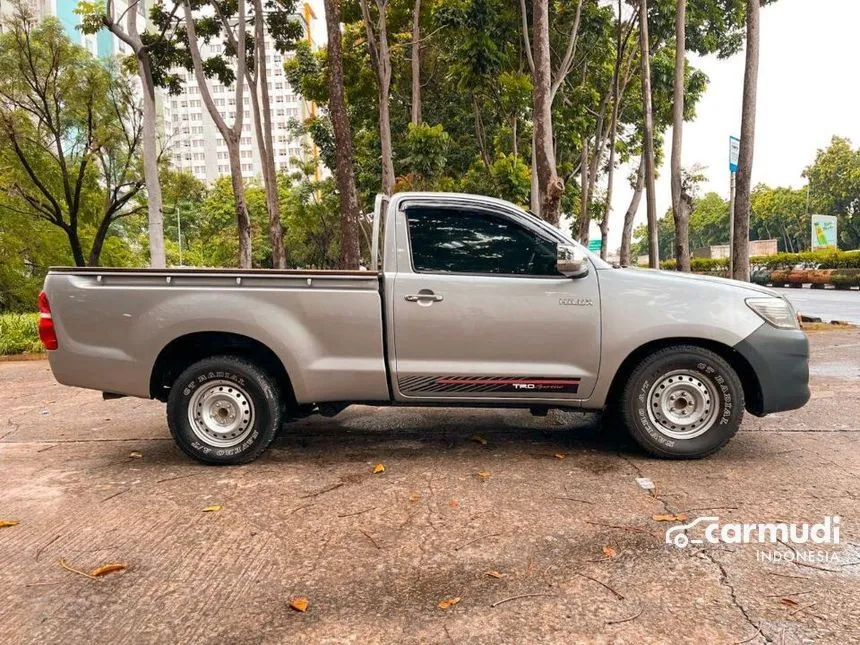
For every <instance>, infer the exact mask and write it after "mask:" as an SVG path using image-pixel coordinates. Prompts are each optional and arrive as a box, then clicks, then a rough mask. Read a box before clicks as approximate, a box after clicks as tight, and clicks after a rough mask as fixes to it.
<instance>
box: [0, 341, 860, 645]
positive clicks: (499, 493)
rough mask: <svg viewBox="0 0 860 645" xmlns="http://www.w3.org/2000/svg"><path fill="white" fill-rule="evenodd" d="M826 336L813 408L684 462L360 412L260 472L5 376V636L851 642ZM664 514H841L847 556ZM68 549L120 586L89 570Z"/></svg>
mask: <svg viewBox="0 0 860 645" xmlns="http://www.w3.org/2000/svg"><path fill="white" fill-rule="evenodd" d="M811 341H812V346H813V382H812V384H813V399H812V401H811V402H810V404H809V405H808V406H807V407H806V408H804V409H802V410H799V411H797V412H794V413H788V414H780V415H774V416H771V417H767V418H765V419H755V418H752V417H747V419H746V421H745V423H744V426H743V428H742V430H741V432H740V433H739V434H738V436H737V437H736V438H735V439H734V440H733V441H732V442H731V444H729V446H728V447H727V448H726V449H725V450H724V451H722V452H720V453H718V454H717V455H714V456H713V457H711V458H709V459H706V460H702V461H690V462H666V461H656V460H652V459H649V458H648V457H646V456H644V455H643V454H642V453H640V452H639V451H637V450H636V449H635V448H634V447H632V446H631V445H630V444H629V442H627V441H623V440H622V441H621V442H619V440H618V439H616V438H614V437H613V435H612V434H611V433H607V432H606V431H605V429H604V428H602V427H601V425H600V420H599V418H598V417H596V416H594V415H585V414H578V413H562V414H554V415H550V417H548V418H544V419H539V418H533V417H531V416H530V415H529V414H528V413H527V412H522V411H492V410H459V411H458V410H444V409H433V410H417V409H389V408H374V407H354V408H351V409H349V410H347V411H346V412H344V413H343V414H341V415H339V416H338V417H336V418H334V419H320V418H315V419H309V420H306V421H303V422H300V423H297V424H294V425H291V426H288V427H287V428H285V430H284V433H283V436H281V437H280V438H279V439H278V441H277V442H276V444H275V446H274V448H273V450H272V451H271V452H269V453H268V454H266V455H265V456H264V457H263V458H262V459H260V460H259V461H258V462H256V463H254V464H250V465H247V466H241V467H229V468H212V467H205V466H201V465H199V464H196V463H194V462H191V461H189V460H188V459H187V458H186V457H185V456H184V455H182V453H181V452H180V451H179V450H178V449H176V447H175V446H174V445H173V444H172V442H171V441H170V439H169V434H168V432H167V429H166V424H165V421H164V409H163V406H162V405H161V404H159V403H157V402H152V401H140V400H134V399H120V400H115V401H102V400H101V398H100V396H99V394H98V393H96V392H86V391H81V390H72V389H69V388H65V387H62V386H60V385H58V384H57V383H55V382H54V381H53V379H52V378H51V375H50V372H49V371H48V366H47V364H46V363H45V362H40V361H34V362H28V363H9V362H4V363H0V382H2V384H3V388H2V391H0V406H2V409H3V410H4V412H5V414H4V417H7V418H9V419H10V421H11V422H12V423H14V424H17V426H18V427H17V429H16V430H14V431H13V434H8V435H6V434H5V433H7V432H8V431H9V424H7V425H6V426H4V427H3V429H2V430H0V436H3V435H5V438H3V439H0V463H2V464H3V468H2V469H0V491H2V495H0V519H14V520H18V521H19V522H20V523H19V524H18V525H17V526H12V527H7V528H0V635H2V636H0V640H2V641H3V642H10V643H39V644H41V643H63V644H64V645H65V644H67V643H71V644H75V643H85V644H86V645H97V644H101V643H106V644H107V643H110V644H111V645H113V644H120V643H135V644H137V643H163V642H183V643H185V642H194V643H213V644H216V643H217V644H220V643H226V642H229V643H281V642H302V643H343V642H362V643H365V642H366V643H455V644H457V645H459V644H463V643H481V644H482V645H483V644H485V643H515V642H516V643H519V642H529V643H610V642H611V643H664V642H673V643H678V642H690V643H703V642H706V643H743V642H747V643H759V644H761V643H778V644H780V645H790V644H794V643H798V644H799V643H809V642H816V643H840V644H841V643H848V642H856V640H857V634H858V633H860V593H858V592H860V480H858V474H860V434H858V429H860V382H858V378H857V374H858V369H857V368H858V367H860V352H858V351H857V348H858V347H860V333H858V332H830V333H818V334H814V335H812V337H811ZM834 364H838V365H839V366H840V367H839V369H838V370H836V369H835V368H833V365H834ZM817 366H823V369H817ZM0 423H2V422H0ZM475 435H477V436H479V437H480V438H482V439H483V440H485V441H486V444H482V443H480V442H476V441H474V440H473V437H474V436H475ZM135 452H137V453H140V454H141V455H142V457H133V456H131V454H132V453H135ZM376 463H383V464H385V472H384V473H383V474H379V475H373V474H372V473H371V471H372V468H373V465H374V464H376ZM479 471H486V472H489V473H490V474H489V476H479V475H478V472H479ZM638 476H644V477H649V478H651V479H652V480H653V481H654V482H655V484H656V486H657V490H656V491H655V494H654V495H652V494H650V493H649V492H647V491H644V490H642V489H640V488H639V487H638V486H637V485H636V482H635V478H636V477H638ZM210 504H217V505H220V506H221V510H220V511H218V512H212V513H204V512H202V509H203V508H204V507H206V506H208V505H210ZM660 513H686V514H687V516H688V519H689V520H692V519H694V518H696V517H699V516H706V515H713V516H719V517H720V518H721V520H723V521H726V522H729V521H730V522H765V521H774V522H775V521H789V522H791V521H794V522H803V521H806V522H816V521H821V519H822V517H823V516H824V515H839V516H840V517H841V518H842V520H841V521H842V526H841V530H842V534H841V537H842V540H841V543H840V544H839V545H826V546H825V547H824V550H825V551H826V552H827V553H828V554H830V555H833V556H834V557H836V558H837V559H836V560H834V561H831V562H828V563H823V564H821V563H820V564H818V565H815V564H813V565H812V566H800V565H797V564H792V563H788V562H783V561H767V560H764V561H763V560H762V559H761V558H762V552H763V550H762V547H761V545H757V544H748V545H725V544H723V545H712V544H709V543H705V544H702V545H697V546H695V547H694V546H690V547H688V548H686V549H678V548H676V547H674V546H672V545H669V544H666V543H665V539H664V532H665V530H666V529H667V528H668V527H670V526H672V524H671V523H665V522H656V521H654V520H653V519H652V516H653V515H655V514H660ZM688 535H690V536H691V537H692V536H693V535H694V534H693V532H692V531H690V532H688ZM604 547H611V549H612V550H614V551H615V555H614V556H612V557H608V556H607V555H606V552H605V551H604ZM767 550H768V551H769V550H771V547H770V546H768V547H767ZM776 550H777V551H779V552H781V553H786V552H789V550H788V549H786V548H784V547H782V546H779V545H778V546H777V549H776ZM610 553H611V551H610ZM60 558H62V559H64V560H65V561H66V562H68V563H69V565H70V566H72V567H74V568H77V569H80V570H82V571H88V570H90V569H92V568H94V567H97V566H99V565H101V564H104V563H106V562H123V563H125V564H127V565H128V570H126V571H123V572H120V573H115V574H111V575H109V576H106V577H104V578H99V579H90V578H86V577H84V576H80V575H76V574H74V573H71V572H69V571H67V570H65V569H63V568H62V567H61V566H60V565H59V564H58V561H59V559H60ZM488 572H490V574H491V575H488ZM296 595H301V596H307V597H308V598H309V600H310V609H309V610H308V612H307V613H305V614H301V613H298V612H296V611H293V610H291V609H290V608H289V601H290V598H291V597H293V596H296ZM457 597H459V598H460V599H461V600H460V602H459V603H458V604H456V605H453V606H452V607H450V608H449V609H440V608H439V607H438V604H439V602H440V601H442V600H446V599H449V598H457Z"/></svg>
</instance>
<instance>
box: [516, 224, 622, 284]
mask: <svg viewBox="0 0 860 645" xmlns="http://www.w3.org/2000/svg"><path fill="white" fill-rule="evenodd" d="M523 213H525V215H526V217H527V218H528V220H529V221H530V222H532V223H533V224H535V225H537V226H539V227H540V228H541V230H543V231H545V232H547V233H549V234H550V235H552V236H553V237H554V238H555V239H556V240H558V241H559V242H562V243H564V244H572V245H574V246H578V247H579V248H580V249H582V250H583V251H584V252H585V254H586V255H587V256H588V257H589V259H590V260H591V261H592V262H593V263H594V267H595V268H596V269H611V268H612V265H611V264H609V263H608V262H606V260H603V259H601V258H600V256H599V255H597V254H596V253H592V252H591V251H589V250H588V249H587V248H586V247H584V246H583V245H582V244H580V243H579V242H577V241H576V240H574V239H573V238H572V237H570V235H568V234H567V233H565V232H564V231H562V230H561V229H558V228H556V227H555V226H553V225H552V224H550V223H549V222H546V221H544V220H542V219H541V218H540V217H538V216H537V215H535V214H534V213H532V212H531V211H526V210H524V211H523Z"/></svg>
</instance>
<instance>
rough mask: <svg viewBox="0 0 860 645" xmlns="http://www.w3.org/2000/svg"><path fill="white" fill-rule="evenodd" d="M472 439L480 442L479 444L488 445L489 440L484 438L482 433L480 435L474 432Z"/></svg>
mask: <svg viewBox="0 0 860 645" xmlns="http://www.w3.org/2000/svg"><path fill="white" fill-rule="evenodd" d="M472 441H474V442H475V443H479V444H481V445H482V446H486V445H487V440H486V439H484V438H483V437H482V436H481V435H478V434H473V435H472Z"/></svg>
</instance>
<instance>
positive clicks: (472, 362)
mask: <svg viewBox="0 0 860 645" xmlns="http://www.w3.org/2000/svg"><path fill="white" fill-rule="evenodd" d="M396 225H397V231H396V236H397V273H396V276H395V277H394V286H393V289H392V290H391V291H390V294H391V304H390V308H391V314H392V315H391V317H390V318H389V320H390V321H391V320H393V326H394V334H393V339H394V340H393V346H394V347H393V349H394V366H395V377H394V379H393V380H394V381H395V382H394V384H393V385H394V387H395V391H396V392H395V394H396V398H398V399H399V400H411V399H420V400H440V401H443V400H446V399H447V400H450V399H457V400H481V401H487V400H502V401H504V400H512V399H513V400H528V399H541V400H546V399H556V400H559V401H565V400H571V399H584V398H588V396H589V395H590V394H591V392H592V390H593V389H594V385H595V381H596V378H597V370H598V367H599V362H600V302H599V298H600V294H599V291H598V281H597V275H596V271H595V270H594V268H593V267H592V269H591V270H590V271H589V273H588V275H586V276H584V277H581V278H577V279H572V278H568V277H564V276H562V275H560V274H559V273H558V271H557V270H556V247H557V242H556V241H555V240H554V239H553V238H552V237H551V236H550V235H549V234H548V233H546V232H545V231H542V230H541V229H540V228H539V227H537V226H536V225H534V224H533V223H531V222H529V220H528V219H527V218H525V217H522V216H521V215H517V214H516V213H515V211H514V210H513V209H511V210H510V211H505V210H503V209H495V208H493V207H483V206H471V205H459V204H451V205H447V204H445V203H444V202H442V204H441V205H433V206H428V205H420V204H415V205H409V203H408V202H407V203H406V204H405V207H404V208H402V209H401V211H400V212H398V213H397V215H396Z"/></svg>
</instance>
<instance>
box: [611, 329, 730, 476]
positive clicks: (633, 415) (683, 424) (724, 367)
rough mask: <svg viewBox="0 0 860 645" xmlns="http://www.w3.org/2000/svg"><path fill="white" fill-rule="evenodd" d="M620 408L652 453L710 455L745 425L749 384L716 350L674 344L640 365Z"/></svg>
mask: <svg viewBox="0 0 860 645" xmlns="http://www.w3.org/2000/svg"><path fill="white" fill-rule="evenodd" d="M619 411H620V413H621V415H622V418H623V420H624V424H625V425H626V426H627V429H628V430H629V431H630V434H631V436H632V437H633V439H635V440H636V442H637V443H638V444H639V445H640V446H642V447H643V448H644V449H645V450H646V451H648V452H649V453H650V454H652V455H654V456H656V457H663V458H669V459H696V458H700V457H706V456H707V455H710V454H712V453H714V452H716V451H717V450H719V449H720V448H722V447H723V446H724V445H725V444H726V443H728V442H729V440H730V439H731V438H732V437H733V436H734V435H735V433H736V432H737V431H738V429H739V428H740V425H741V421H742V420H743V414H744V392H743V386H742V385H741V382H740V379H739V378H738V375H737V374H736V373H735V371H734V370H733V369H732V367H731V365H729V364H728V363H727V362H726V361H725V360H724V359H723V358H722V357H720V356H718V355H717V354H715V353H714V352H712V351H709V350H707V349H704V348H702V347H697V346H695V345H681V346H677V347H668V348H666V349H662V350H660V351H657V352H655V353H654V354H652V355H650V356H648V357H647V358H645V359H644V360H643V361H642V362H641V363H639V365H637V366H636V368H635V369H634V370H633V373H632V374H631V375H630V378H629V380H628V381H627V383H626V385H625V387H624V391H623V394H622V397H621V406H620V410H619Z"/></svg>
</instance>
